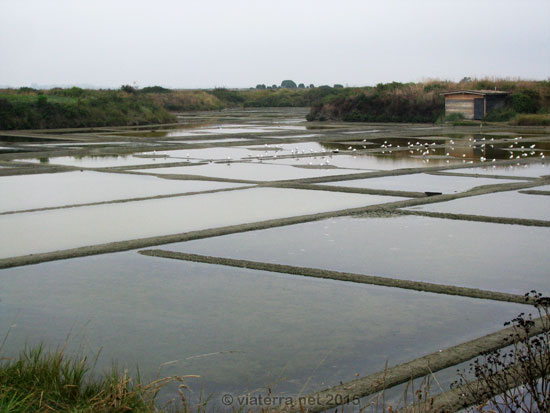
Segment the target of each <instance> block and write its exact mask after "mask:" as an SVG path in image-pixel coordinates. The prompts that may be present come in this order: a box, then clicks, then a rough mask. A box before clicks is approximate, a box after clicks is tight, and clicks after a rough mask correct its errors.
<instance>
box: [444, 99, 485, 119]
mask: <svg viewBox="0 0 550 413" xmlns="http://www.w3.org/2000/svg"><path fill="white" fill-rule="evenodd" d="M475 98H479V96H477V95H467V94H457V95H450V96H446V97H445V115H451V114H453V113H460V114H462V115H463V116H464V117H465V118H466V119H473V118H474V99H475Z"/></svg>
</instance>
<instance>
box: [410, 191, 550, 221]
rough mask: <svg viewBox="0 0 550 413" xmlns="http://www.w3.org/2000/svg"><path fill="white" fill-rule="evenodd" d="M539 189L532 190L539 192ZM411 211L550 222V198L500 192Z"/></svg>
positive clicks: (424, 206)
mask: <svg viewBox="0 0 550 413" xmlns="http://www.w3.org/2000/svg"><path fill="white" fill-rule="evenodd" d="M538 188H539V187H535V188H530V189H534V190H537V189H538ZM411 209H416V210H420V211H435V212H452V213H455V214H472V215H485V216H492V217H505V218H524V219H540V220H544V221H550V198H548V197H542V196H538V195H528V194H522V193H519V192H518V191H508V192H498V193H494V194H487V195H479V196H476V197H472V198H461V199H455V200H452V201H447V202H438V203H436V204H429V205H422V206H418V207H412V208H411Z"/></svg>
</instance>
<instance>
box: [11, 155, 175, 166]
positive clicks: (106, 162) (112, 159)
mask: <svg viewBox="0 0 550 413" xmlns="http://www.w3.org/2000/svg"><path fill="white" fill-rule="evenodd" d="M147 154H149V153H147ZM151 154H153V153H152V152H151ZM20 160H22V161H24V162H33V163H39V162H40V163H50V164H53V165H68V166H77V167H83V168H109V167H113V166H132V165H147V164H153V163H169V162H179V161H178V160H174V159H170V158H164V157H162V156H160V155H159V157H158V158H139V157H135V156H132V155H100V156H83V157H78V158H77V157H74V156H60V157H54V158H43V159H42V160H38V159H20Z"/></svg>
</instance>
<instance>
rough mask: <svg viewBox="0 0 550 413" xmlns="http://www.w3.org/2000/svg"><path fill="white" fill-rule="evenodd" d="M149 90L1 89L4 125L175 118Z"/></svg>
mask: <svg viewBox="0 0 550 413" xmlns="http://www.w3.org/2000/svg"><path fill="white" fill-rule="evenodd" d="M175 121H176V117H175V116H174V115H173V114H171V113H169V112H168V111H167V110H166V109H165V108H163V107H162V106H160V105H159V104H157V103H155V101H154V100H153V99H151V98H150V97H149V96H147V95H146V94H141V93H135V92H134V91H132V90H131V89H129V90H127V91H125V90H84V89H80V88H72V89H52V90H45V91H38V90H33V89H29V88H21V89H17V90H15V89H8V90H0V129H47V128H70V127H71V128H72V127H88V126H129V125H142V124H151V123H169V122H175Z"/></svg>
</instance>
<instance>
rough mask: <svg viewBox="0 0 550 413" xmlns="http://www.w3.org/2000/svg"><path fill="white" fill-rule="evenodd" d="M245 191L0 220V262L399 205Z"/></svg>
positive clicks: (354, 197) (363, 198)
mask: <svg viewBox="0 0 550 413" xmlns="http://www.w3.org/2000/svg"><path fill="white" fill-rule="evenodd" d="M399 199H401V198H397V197H385V196H375V195H362V194H344V193H339V194H332V193H329V192H325V191H306V190H297V189H275V188H250V189H242V190H236V191H230V192H219V193H212V194H199V195H192V196H182V197H176V198H164V199H152V200H145V201H132V202H125V203H120V204H106V205H94V206H82V207H78V208H69V209H62V210H48V211H39V212H29V213H22V214H12V215H1V216H0V228H2V231H1V232H0V258H5V257H11V256H18V255H25V254H33V253H39V252H48V251H55V250H62V249H68V248H75V247H82V246H87V245H95V244H102V243H106V242H113V241H125V240H131V239H136V238H144V237H154V236H159V235H169V234H178V233H182V232H188V231H195V230H202V229H209V228H217V227H222V226H228V225H238V224H244V223H249V222H259V221H264V220H268V219H277V218H285V217H291V216H295V215H307V214H314V213H318V212H327V211H334V210H342V209H347V208H355V207H362V206H366V205H372V204H378V203H386V202H392V201H396V200H399Z"/></svg>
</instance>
